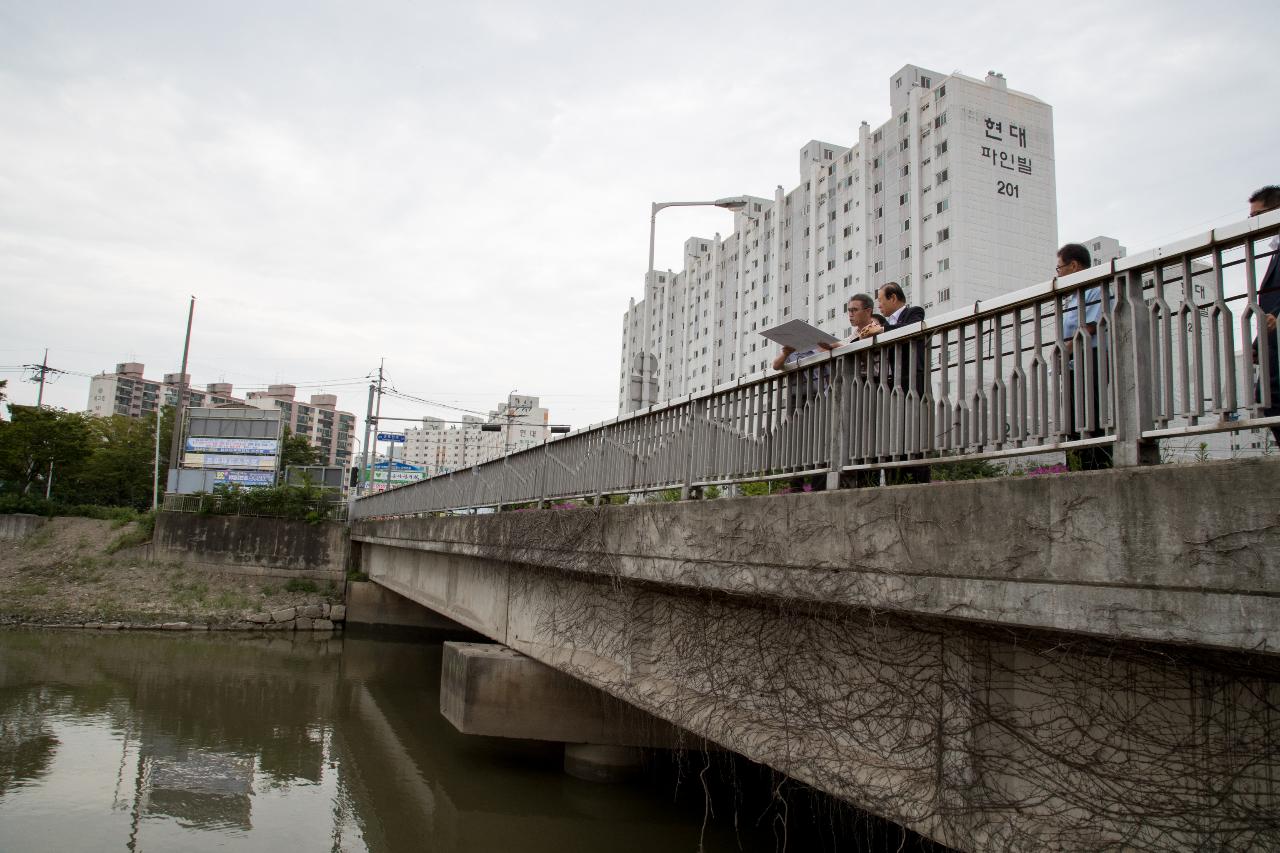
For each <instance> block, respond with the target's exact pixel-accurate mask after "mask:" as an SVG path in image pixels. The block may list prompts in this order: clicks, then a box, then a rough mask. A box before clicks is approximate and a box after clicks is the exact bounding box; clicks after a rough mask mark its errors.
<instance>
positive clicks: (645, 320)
mask: <svg viewBox="0 0 1280 853" xmlns="http://www.w3.org/2000/svg"><path fill="white" fill-rule="evenodd" d="M889 95H890V98H889V100H890V108H891V111H892V118H890V120H889V121H887V122H885V123H884V124H883V125H881V126H880V127H878V128H876V129H874V130H873V129H872V128H871V127H870V126H869V125H868V124H867V123H866V122H863V124H862V126H861V127H860V128H859V131H858V139H857V141H856V142H854V143H853V144H852V145H851V146H841V145H836V144H833V143H826V142H820V141H817V140H814V141H811V142H809V143H808V144H806V145H805V146H804V147H803V148H802V149H801V151H800V175H801V182H800V184H798V185H797V186H796V187H795V188H794V189H792V190H791V191H790V192H785V191H784V190H783V188H782V187H781V186H779V187H778V188H777V189H776V190H775V192H774V196H773V198H771V199H770V198H756V197H752V198H750V199H749V203H748V204H747V205H746V206H745V207H744V208H742V209H740V210H737V211H735V213H734V230H733V233H732V234H730V235H729V236H728V237H726V238H722V237H721V236H720V235H719V234H716V235H715V236H713V237H709V238H702V237H694V238H690V239H689V240H687V241H686V242H685V246H684V249H685V251H684V260H683V266H682V269H681V270H680V272H678V273H674V272H671V271H655V272H654V273H652V275H651V276H650V277H649V280H647V281H646V282H645V287H644V296H643V298H642V299H641V300H639V301H635V300H633V301H632V303H631V305H630V306H629V307H628V310H627V312H626V314H625V315H624V320H623V345H622V357H621V360H620V365H619V387H618V405H619V411H620V412H626V411H631V410H633V409H635V408H639V407H640V406H641V405H648V404H650V403H654V402H661V401H663V400H666V399H669V398H672V397H677V396H681V395H684V394H690V393H695V392H700V391H705V390H708V389H710V388H713V387H714V386H716V385H718V384H720V383H722V382H727V381H729V380H732V379H736V378H738V377H741V376H744V375H750V374H753V373H758V372H760V371H762V370H764V369H765V368H766V367H767V366H768V363H769V362H770V361H771V360H772V358H773V356H774V355H775V354H776V347H774V345H773V344H771V343H770V342H769V341H768V340H766V339H765V338H763V337H761V336H760V335H759V332H760V330H762V329H766V328H769V327H770V326H774V325H777V324H779V323H781V322H785V321H786V320H789V319H793V318H798V319H803V320H806V321H808V322H810V323H812V324H814V325H816V326H819V327H820V328H823V329H824V330H826V331H828V332H830V333H831V334H834V335H838V336H845V335H847V334H849V332H850V330H849V328H848V321H847V319H846V317H845V312H844V303H845V301H846V300H847V299H848V298H849V297H850V296H852V295H854V294H856V293H867V294H870V293H873V292H874V290H875V289H876V288H878V287H879V286H881V285H883V284H885V283H886V282H890V281H896V282H898V283H899V284H901V285H902V286H903V288H904V289H905V290H906V292H907V296H908V300H909V301H910V302H911V303H912V304H918V305H922V306H923V307H924V308H925V309H926V311H929V312H935V313H941V312H945V311H950V310H954V309H955V308H958V307H960V306H963V305H967V304H972V303H973V302H975V301H979V300H983V299H988V298H991V297H993V296H996V295H999V294H1003V293H1007V292H1009V291H1012V290H1017V289H1019V288H1022V287H1026V286H1028V285H1031V284H1034V283H1036V282H1039V281H1044V280H1046V279H1048V278H1050V277H1051V276H1052V275H1053V258H1054V253H1055V252H1056V250H1057V186H1056V179H1055V171H1054V148H1053V111H1052V108H1051V107H1050V106H1049V105H1048V104H1046V103H1044V102H1043V101H1041V100H1039V99H1037V98H1035V97H1032V96H1030V95H1027V94H1024V93H1021V92H1016V91H1013V90H1011V89H1009V88H1008V86H1007V84H1006V82H1005V80H1004V78H1003V76H1001V75H998V74H995V73H990V74H988V75H987V77H986V79H985V80H978V79H975V78H971V77H967V76H965V75H963V74H959V73H956V74H952V75H943V74H938V73H936V72H932V71H929V70H927V69H923V68H919V67H917V66H913V65H908V66H905V67H904V68H902V69H901V70H900V71H898V73H896V74H894V75H893V76H892V77H891V78H890V81H889ZM645 354H648V355H649V356H650V357H649V358H646V357H645ZM646 386H647V387H646Z"/></svg>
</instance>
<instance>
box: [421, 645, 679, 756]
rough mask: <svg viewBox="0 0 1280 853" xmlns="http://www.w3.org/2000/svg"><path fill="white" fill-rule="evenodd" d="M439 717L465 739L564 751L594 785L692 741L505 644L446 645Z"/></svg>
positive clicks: (644, 714)
mask: <svg viewBox="0 0 1280 853" xmlns="http://www.w3.org/2000/svg"><path fill="white" fill-rule="evenodd" d="M440 713H441V714H442V715H443V716H444V718H445V719H446V720H448V721H449V722H450V723H452V724H453V726H454V728H456V729H457V730H458V731H460V732H462V733H463V734H471V735H487V736H490V737H505V738H519V739H522V740H547V741H559V742H562V743H564V769H565V772H566V773H568V774H569V775H570V776H574V777H576V778H579V779H585V780H587V781H590V782H613V781H619V780H622V779H626V778H629V777H631V776H633V775H635V774H636V773H638V772H639V770H640V768H641V766H642V763H643V750H644V749H671V748H676V747H679V746H681V745H683V744H685V743H686V742H687V738H688V735H687V734H686V733H685V732H683V731H681V730H680V729H678V728H676V727H675V726H673V725H671V724H670V723H668V722H665V721H664V720H659V719H658V718H656V717H654V716H651V715H649V714H646V713H645V712H643V711H641V710H639V709H638V708H636V707H634V706H633V705H630V704H628V703H626V702H623V701H621V700H619V699H616V698H614V697H612V696H610V695H609V694H607V693H605V692H603V691H601V690H597V689H596V688H594V687H591V686H589V685H587V684H585V683H583V682H581V681H578V680H577V679H575V678H572V677H570V676H568V675H565V674H564V673H562V672H559V671H558V670H555V669H552V668H551V667H549V666H547V665H546V664H543V663H539V662H538V661H536V660H534V659H533V658H530V657H526V656H525V655H522V654H520V653H519V652H517V651H515V650H514V649H511V648H508V647H507V646H504V645H501V644H498V643H462V642H449V643H445V644H444V655H443V659H442V662H441V667H440Z"/></svg>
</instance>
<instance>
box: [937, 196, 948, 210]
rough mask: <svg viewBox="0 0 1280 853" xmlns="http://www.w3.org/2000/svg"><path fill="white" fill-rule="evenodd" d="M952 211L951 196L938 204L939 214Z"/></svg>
mask: <svg viewBox="0 0 1280 853" xmlns="http://www.w3.org/2000/svg"><path fill="white" fill-rule="evenodd" d="M950 209H951V196H947V197H946V198H944V199H943V200H942V201H940V202H938V212H939V213H941V212H942V211H944V210H950Z"/></svg>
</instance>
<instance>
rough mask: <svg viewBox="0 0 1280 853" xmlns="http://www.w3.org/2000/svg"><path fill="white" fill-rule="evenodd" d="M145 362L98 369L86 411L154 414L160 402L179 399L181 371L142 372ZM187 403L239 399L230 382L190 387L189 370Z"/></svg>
mask: <svg viewBox="0 0 1280 853" xmlns="http://www.w3.org/2000/svg"><path fill="white" fill-rule="evenodd" d="M145 369H146V365H144V364H142V363H141V362H137V361H125V362H121V363H119V364H117V365H116V369H115V372H114V373H99V374H97V375H95V376H93V377H92V378H91V379H90V380H89V405H88V407H87V408H86V411H87V412H88V413H89V414H91V415H93V416H94V417H98V418H109V417H111V416H112V415H123V416H124V417H126V418H141V417H144V416H146V415H150V414H153V413H154V412H155V411H156V407H157V405H164V406H172V405H175V404H176V403H177V400H178V389H179V388H180V387H181V386H182V379H183V377H182V374H180V373H166V374H165V375H164V379H163V380H156V379H147V378H146V377H144V376H143V371H144V370H145ZM186 384H187V405H189V406H220V405H223V404H225V403H238V402H240V401H239V400H237V399H236V398H235V397H233V396H232V395H231V385H230V384H229V383H226V382H213V383H210V384H209V385H206V386H205V390H203V391H201V390H200V389H198V388H192V387H191V376H190V374H188V375H187V377H186Z"/></svg>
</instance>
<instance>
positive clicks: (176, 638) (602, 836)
mask: <svg viewBox="0 0 1280 853" xmlns="http://www.w3.org/2000/svg"><path fill="white" fill-rule="evenodd" d="M440 656H441V644H440V642H439V641H438V640H436V641H432V640H430V639H426V638H405V637H400V636H395V637H389V636H379V635H352V634H348V635H346V636H342V635H335V636H333V637H329V638H320V637H315V636H311V635H304V634H299V635H296V636H295V635H288V636H286V635H242V634H218V633H214V634H209V633H204V634H150V633H112V634H102V633H90V632H65V631H63V632H58V631H19V630H12V631H0V851H5V853H19V851H95V850H110V851H121V850H124V851H173V850H181V851H204V850H235V851H255V850H261V851H271V853H304V852H305V851H440V853H464V851H468V853H469V851H484V852H485V853H487V851H521V853H540V851H556V853H568V851H597V850H608V851H633V850H634V851H698V850H700V849H701V850H705V851H738V850H744V851H756V850H776V849H782V848H784V847H785V849H790V850H808V849H819V848H821V849H875V848H877V847H880V844H878V843H877V844H875V845H874V846H872V847H868V846H867V843H868V840H869V838H870V836H871V835H874V834H877V833H876V832H873V831H872V830H869V829H867V826H868V825H867V824H865V823H864V824H863V826H862V830H863V831H860V832H858V833H857V839H858V843H856V844H850V845H845V844H842V843H840V841H839V839H838V838H837V837H836V836H837V835H838V833H837V831H836V829H835V827H836V826H837V825H840V826H843V824H842V823H841V822H840V821H837V820H835V819H833V818H831V817H830V816H828V817H826V818H824V819H822V820H819V821H817V823H818V824H820V825H821V824H825V826H821V827H820V828H821V831H820V832H818V833H817V834H816V835H815V837H814V839H811V840H805V830H806V829H810V828H811V827H809V826H807V824H809V823H811V822H810V821H807V820H806V821H797V820H796V819H795V818H794V817H793V818H792V819H791V820H790V821H789V824H790V825H785V824H783V823H782V818H781V814H782V813H784V812H786V811H787V810H788V808H789V806H788V805H787V804H785V803H782V804H781V807H780V808H779V807H774V806H770V805H769V803H768V798H767V797H766V798H765V801H764V804H763V805H760V804H757V803H754V802H752V798H753V794H752V793H751V792H750V790H748V789H749V788H750V787H751V785H752V784H753V783H751V782H750V781H749V780H748V781H743V780H745V779H747V777H749V776H750V773H743V772H742V771H741V769H740V768H738V767H736V766H733V765H732V762H730V764H725V763H724V760H723V759H719V760H718V761H717V772H715V773H710V774H705V773H701V772H700V770H701V763H702V761H703V759H702V758H698V757H697V756H693V757H692V758H690V757H684V758H681V759H679V760H667V761H666V763H665V764H662V762H654V764H655V767H651V768H650V772H649V773H648V775H647V777H645V778H641V779H638V780H636V781H634V782H628V783H623V784H615V785H600V784H593V783H590V782H583V781H579V780H576V779H573V778H571V777H569V776H567V775H565V774H564V773H563V771H562V770H561V768H560V763H561V761H562V754H561V752H560V750H559V748H558V746H557V745H555V744H537V743H529V742H518V741H508V740H500V739H491V738H477V737H471V736H466V735H462V734H459V733H458V732H457V731H456V730H455V729H453V727H452V726H451V725H450V724H449V723H448V722H447V721H446V720H444V718H443V717H441V716H440V713H439V710H438V709H439V681H440ZM657 765H662V766H657ZM726 767H727V768H728V772H725V771H724V768H726ZM726 779H727V780H728V781H726ZM704 781H705V782H706V784H705V785H704V784H703V783H704ZM717 786H719V789H718V790H717ZM763 787H765V788H767V787H768V784H767V783H766V784H765V785H764V786H763ZM744 791H746V793H745V794H744ZM775 793H776V789H775ZM773 799H774V800H777V799H778V798H777V797H776V796H774V797H773ZM801 823H804V824H806V825H805V826H801V825H799V824H801ZM897 840H898V839H897V838H894V839H893V843H892V844H890V845H886V846H884V847H881V849H895V848H896V847H897ZM700 845H701V846H700Z"/></svg>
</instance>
